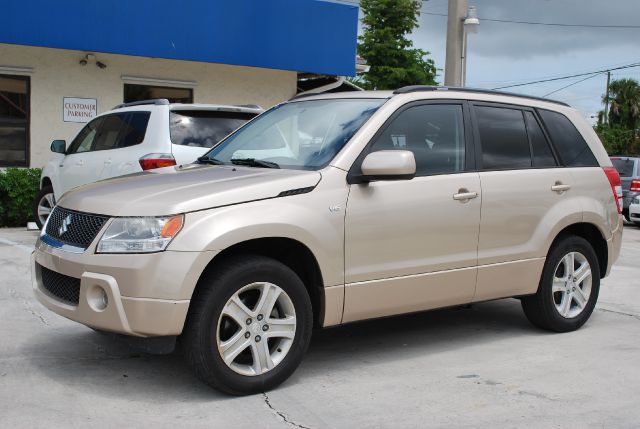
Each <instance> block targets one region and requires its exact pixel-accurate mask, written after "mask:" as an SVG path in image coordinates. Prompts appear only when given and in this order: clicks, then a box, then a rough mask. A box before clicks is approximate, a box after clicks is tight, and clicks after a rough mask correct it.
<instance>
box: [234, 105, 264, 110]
mask: <svg viewBox="0 0 640 429" xmlns="http://www.w3.org/2000/svg"><path fill="white" fill-rule="evenodd" d="M235 106H236V107H244V108H247V109H260V110H264V108H263V107H262V106H259V105H257V104H236V105H235Z"/></svg>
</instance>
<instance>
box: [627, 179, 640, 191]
mask: <svg viewBox="0 0 640 429" xmlns="http://www.w3.org/2000/svg"><path fill="white" fill-rule="evenodd" d="M629 190H630V191H631V192H640V180H632V181H631V188H629Z"/></svg>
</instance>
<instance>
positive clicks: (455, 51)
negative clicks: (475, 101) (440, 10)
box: [444, 0, 469, 86]
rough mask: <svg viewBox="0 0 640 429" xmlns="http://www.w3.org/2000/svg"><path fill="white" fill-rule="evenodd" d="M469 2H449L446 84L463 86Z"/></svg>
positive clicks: (452, 0)
mask: <svg viewBox="0 0 640 429" xmlns="http://www.w3.org/2000/svg"><path fill="white" fill-rule="evenodd" d="M468 6H469V2H468V0H449V11H448V19H447V56H446V60H445V65H444V84H445V85H446V86H462V85H463V81H462V76H463V71H462V68H463V65H462V59H463V58H464V56H463V41H464V24H463V22H464V19H465V17H466V16H467V8H468Z"/></svg>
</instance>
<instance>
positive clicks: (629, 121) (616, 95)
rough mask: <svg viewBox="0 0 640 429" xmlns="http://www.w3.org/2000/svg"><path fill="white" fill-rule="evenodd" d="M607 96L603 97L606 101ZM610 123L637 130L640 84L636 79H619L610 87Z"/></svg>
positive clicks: (639, 112)
mask: <svg viewBox="0 0 640 429" xmlns="http://www.w3.org/2000/svg"><path fill="white" fill-rule="evenodd" d="M605 99H606V95H605V96H604V97H603V101H605ZM609 100H610V101H611V108H610V109H609V123H610V124H611V125H619V126H622V127H623V128H626V129H628V130H636V129H637V128H638V121H639V120H640V84H639V83H638V81H637V80H635V79H617V80H614V81H612V82H611V84H610V85H609Z"/></svg>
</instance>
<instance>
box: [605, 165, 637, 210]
mask: <svg viewBox="0 0 640 429" xmlns="http://www.w3.org/2000/svg"><path fill="white" fill-rule="evenodd" d="M638 161H640V158H635V157H629V156H612V157H611V162H612V163H613V166H614V167H615V168H616V170H618V173H619V174H620V181H621V183H622V200H623V207H622V213H623V214H624V217H625V218H626V219H627V220H628V221H630V219H629V205H630V204H631V201H633V199H634V198H635V197H637V196H638V195H640V162H638Z"/></svg>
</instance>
